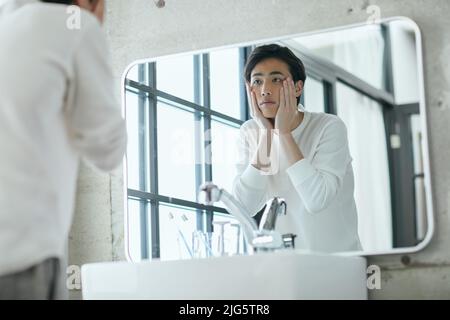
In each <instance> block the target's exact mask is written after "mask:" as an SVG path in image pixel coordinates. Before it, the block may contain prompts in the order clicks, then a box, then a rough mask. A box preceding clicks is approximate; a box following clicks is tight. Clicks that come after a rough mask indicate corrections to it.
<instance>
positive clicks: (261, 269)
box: [81, 250, 367, 300]
mask: <svg viewBox="0 0 450 320" xmlns="http://www.w3.org/2000/svg"><path fill="white" fill-rule="evenodd" d="M81 274H82V292H83V299H88V300H89V299H158V300H280V299H283V300H290V299H367V286H366V281H367V273H366V259H365V258H363V257H351V256H344V255H342V256H341V255H333V254H312V253H306V252H301V251H294V250H284V251H278V252H270V253H258V254H255V255H250V256H231V257H214V258H205V259H191V260H176V261H158V260H152V261H145V262H139V263H131V262H105V263H93V264H86V265H83V266H82V269H81Z"/></svg>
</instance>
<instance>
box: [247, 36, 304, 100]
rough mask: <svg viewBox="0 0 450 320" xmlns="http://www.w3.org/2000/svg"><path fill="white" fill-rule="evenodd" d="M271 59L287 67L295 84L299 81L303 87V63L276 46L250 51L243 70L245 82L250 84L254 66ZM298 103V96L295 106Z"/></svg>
mask: <svg viewBox="0 0 450 320" xmlns="http://www.w3.org/2000/svg"><path fill="white" fill-rule="evenodd" d="M271 58H274V59H278V60H281V61H283V62H284V63H286V64H287V65H288V67H289V72H290V73H291V75H292V78H293V80H294V82H295V83H296V82H297V81H299V80H301V81H302V82H303V85H304V84H305V80H306V73H305V66H304V65H303V62H302V61H301V60H300V59H299V58H298V57H297V56H296V55H295V54H294V53H293V52H292V51H291V50H290V49H289V48H287V47H282V46H279V45H277V44H267V45H263V46H259V47H256V48H255V49H254V50H253V51H252V53H251V54H250V56H249V57H248V59H247V63H246V64H245V68H244V77H245V80H246V81H247V82H250V78H251V73H252V71H253V69H254V68H255V66H256V65H257V64H258V63H260V62H261V61H263V60H266V59H271ZM299 103H300V96H299V97H297V104H299Z"/></svg>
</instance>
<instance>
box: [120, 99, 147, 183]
mask: <svg viewBox="0 0 450 320" xmlns="http://www.w3.org/2000/svg"><path fill="white" fill-rule="evenodd" d="M125 110H126V123H127V134H128V144H127V155H126V156H127V175H128V181H127V187H128V188H130V189H136V190H142V189H141V188H140V186H141V185H143V183H144V181H141V179H140V173H141V170H144V168H143V167H141V164H140V163H139V158H140V156H141V153H142V150H144V141H143V140H142V139H143V137H144V136H145V134H144V133H145V126H144V125H143V122H142V121H141V124H140V121H139V96H138V95H137V93H134V92H130V91H126V101H125ZM141 112H142V110H141ZM141 120H142V119H141Z"/></svg>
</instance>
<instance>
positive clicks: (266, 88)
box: [261, 85, 272, 97]
mask: <svg viewBox="0 0 450 320" xmlns="http://www.w3.org/2000/svg"><path fill="white" fill-rule="evenodd" d="M261 95H262V96H263V97H265V96H270V95H272V89H271V88H270V87H269V86H267V85H266V86H263V87H262V89H261Z"/></svg>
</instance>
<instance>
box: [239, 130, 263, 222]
mask: <svg viewBox="0 0 450 320" xmlns="http://www.w3.org/2000/svg"><path fill="white" fill-rule="evenodd" d="M253 131H254V132H253ZM257 145H258V138H257V130H252V129H247V128H246V126H245V125H243V126H242V127H241V129H240V131H239V139H238V141H237V143H236V146H237V155H238V156H239V159H238V161H237V163H236V166H235V167H236V175H235V177H234V180H233V190H232V194H233V196H234V197H235V198H236V200H237V201H238V202H239V203H240V204H241V205H242V206H243V207H244V208H245V209H246V210H247V212H248V214H250V215H251V216H253V215H255V214H256V213H258V211H259V210H260V209H261V208H262V207H263V205H264V203H265V195H266V188H267V184H268V180H267V179H268V177H267V175H265V174H264V172H263V171H260V170H258V169H257V168H255V167H254V166H252V164H251V159H252V156H253V154H254V153H255V152H256V148H257Z"/></svg>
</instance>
